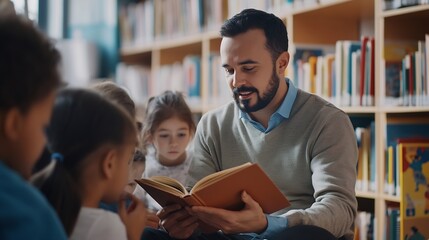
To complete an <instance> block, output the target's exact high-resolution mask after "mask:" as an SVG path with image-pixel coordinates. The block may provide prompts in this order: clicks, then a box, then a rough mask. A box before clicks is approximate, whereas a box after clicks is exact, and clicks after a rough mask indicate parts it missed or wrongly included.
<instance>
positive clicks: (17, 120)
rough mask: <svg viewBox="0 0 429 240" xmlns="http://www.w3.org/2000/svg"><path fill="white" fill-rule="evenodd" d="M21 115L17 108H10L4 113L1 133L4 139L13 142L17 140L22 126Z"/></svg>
mask: <svg viewBox="0 0 429 240" xmlns="http://www.w3.org/2000/svg"><path fill="white" fill-rule="evenodd" d="M22 118H23V116H22V113H21V112H20V111H19V109H18V108H16V107H15V108H12V109H9V110H8V111H6V113H5V115H4V116H3V122H2V125H1V127H2V128H3V129H1V131H2V132H3V133H4V136H5V138H6V139H9V140H11V141H15V140H17V139H18V138H19V132H20V129H21V125H22V120H23V119H22Z"/></svg>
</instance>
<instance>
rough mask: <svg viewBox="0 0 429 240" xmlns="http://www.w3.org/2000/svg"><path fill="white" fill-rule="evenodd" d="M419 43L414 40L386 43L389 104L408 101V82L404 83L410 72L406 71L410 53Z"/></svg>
mask: <svg viewBox="0 0 429 240" xmlns="http://www.w3.org/2000/svg"><path fill="white" fill-rule="evenodd" d="M416 46H417V44H416V43H415V42H413V41H387V42H386V43H385V44H384V66H383V67H384V69H385V75H384V77H385V97H384V104H385V105H388V106H399V105H403V104H404V101H407V102H408V92H407V97H405V96H404V95H405V91H407V89H408V84H407V85H404V84H405V82H406V79H407V78H408V74H409V73H407V74H406V73H405V68H406V66H407V65H406V64H407V62H406V60H404V58H405V57H406V56H407V54H408V53H411V52H414V51H416V50H417V48H416Z"/></svg>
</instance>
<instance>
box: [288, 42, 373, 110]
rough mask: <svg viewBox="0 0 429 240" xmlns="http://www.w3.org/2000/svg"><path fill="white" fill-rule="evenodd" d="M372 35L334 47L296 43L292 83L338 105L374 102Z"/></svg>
mask: <svg viewBox="0 0 429 240" xmlns="http://www.w3.org/2000/svg"><path fill="white" fill-rule="evenodd" d="M374 48H375V41H374V38H372V37H369V36H363V37H362V38H361V41H352V40H342V41H337V42H336V44H335V46H298V47H297V48H296V50H295V54H294V57H293V73H292V76H293V77H292V78H293V81H294V83H295V84H296V85H297V86H298V87H299V88H301V89H303V90H305V91H308V92H311V93H314V94H317V95H319V96H321V97H323V98H325V99H327V100H328V101H330V102H332V103H334V104H335V105H337V106H373V105H374V75H375V74H374V73H375V70H374Z"/></svg>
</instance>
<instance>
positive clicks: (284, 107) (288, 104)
mask: <svg viewBox="0 0 429 240" xmlns="http://www.w3.org/2000/svg"><path fill="white" fill-rule="evenodd" d="M285 81H286V84H287V85H288V91H287V94H286V97H285V98H284V99H283V102H282V104H281V105H280V107H279V108H278V109H277V111H275V112H274V113H273V114H272V115H271V117H270V120H269V121H268V127H267V128H266V129H265V127H264V126H263V125H262V124H261V123H259V122H256V121H254V120H253V119H252V118H250V116H249V114H248V113H245V112H243V111H242V110H240V118H241V119H243V120H245V121H249V122H250V123H251V124H252V125H253V126H254V127H255V128H256V129H258V130H260V131H261V132H264V133H269V132H270V131H271V130H273V129H274V128H276V127H277V126H278V125H280V123H281V122H282V121H283V120H285V119H287V118H289V115H290V111H291V110H292V106H293V103H294V102H295V99H296V95H297V93H298V90H297V88H296V87H295V86H294V85H293V83H292V81H290V80H289V79H288V78H286V79H285Z"/></svg>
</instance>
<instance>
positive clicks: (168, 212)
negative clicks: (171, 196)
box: [157, 204, 198, 239]
mask: <svg viewBox="0 0 429 240" xmlns="http://www.w3.org/2000/svg"><path fill="white" fill-rule="evenodd" d="M157 215H158V217H159V219H161V221H160V225H161V226H162V227H163V228H164V229H165V230H166V231H167V232H168V234H169V235H170V237H173V238H178V239H186V238H189V237H190V236H191V235H192V234H193V233H194V231H195V229H197V228H198V219H197V218H196V217H194V216H191V215H190V214H189V213H188V212H187V211H186V210H185V209H184V208H182V207H181V206H180V205H179V204H173V205H170V206H166V207H164V208H163V209H161V210H159V211H158V213H157Z"/></svg>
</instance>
